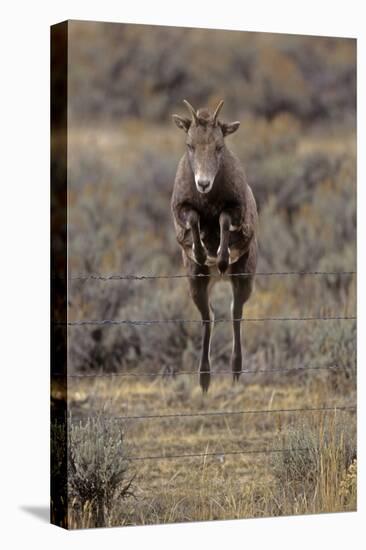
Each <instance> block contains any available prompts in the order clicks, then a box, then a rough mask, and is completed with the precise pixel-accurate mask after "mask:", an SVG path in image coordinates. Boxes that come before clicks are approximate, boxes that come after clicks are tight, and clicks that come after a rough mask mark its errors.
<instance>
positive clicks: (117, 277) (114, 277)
mask: <svg viewBox="0 0 366 550" xmlns="http://www.w3.org/2000/svg"><path fill="white" fill-rule="evenodd" d="M355 274H356V271H258V272H256V273H255V275H256V276H257V275H259V276H263V277H268V276H293V275H299V276H302V275H310V276H311V275H313V276H317V275H340V276H344V275H355ZM252 276H253V273H249V272H243V273H227V274H225V275H220V274H219V273H217V274H216V273H215V274H206V273H197V274H193V275H188V274H186V273H177V274H172V275H133V274H132V275H128V274H118V273H116V274H106V275H99V274H80V275H71V276H70V277H69V279H70V280H72V281H87V280H95V281H144V280H154V279H194V278H199V277H214V278H218V279H222V278H224V277H252Z"/></svg>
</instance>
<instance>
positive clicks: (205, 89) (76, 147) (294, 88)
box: [68, 21, 356, 371]
mask: <svg viewBox="0 0 366 550" xmlns="http://www.w3.org/2000/svg"><path fill="white" fill-rule="evenodd" d="M183 98H187V99H188V100H189V101H190V102H191V103H192V104H193V105H194V106H195V107H196V108H197V107H200V106H209V107H212V106H214V105H215V104H216V102H217V101H218V100H219V99H221V98H223V99H224V100H225V106H224V109H223V111H222V118H223V119H227V120H240V121H241V128H240V130H239V131H238V132H237V133H236V134H235V135H234V136H232V137H230V138H228V145H229V147H231V148H232V149H233V150H234V151H235V153H236V154H237V155H238V156H239V158H240V159H241V161H242V162H243V164H244V166H245V169H246V172H247V177H248V181H249V183H250V185H251V186H252V189H253V192H254V195H255V197H256V199H257V202H258V208H259V214H260V230H259V265H258V271H287V270H290V271H306V270H311V271H314V270H323V271H342V270H345V271H352V270H354V269H355V262H356V255H355V252H356V136H355V120H356V119H355V117H356V110H355V109H356V43H355V41H354V40H351V39H343V38H329V37H309V36H295V35H280V34H265V33H249V32H236V31H220V30H203V29H185V28H173V27H156V26H147V25H128V24H111V23H93V22H77V21H73V22H71V23H70V24H69V157H68V161H69V166H68V170H69V172H68V173H69V268H70V271H71V273H72V274H74V275H75V274H79V273H82V274H90V273H103V274H105V273H109V274H110V273H125V274H128V273H138V274H151V273H155V274H168V273H177V272H182V266H181V255H180V250H179V247H178V244H177V242H176V240H175V235H174V231H173V225H172V220H171V214H170V196H171V192H172V187H173V181H174V176H175V171H176V167H177V163H178V161H179V158H180V156H181V155H182V154H183V151H184V135H183V134H182V133H181V132H179V131H178V130H177V129H176V127H175V126H174V125H173V123H172V120H171V114H172V113H175V112H177V113H184V108H183V107H184V106H183V105H182V99H183ZM186 290H187V282H186V281H185V280H173V281H164V280H162V281H150V282H149V281H147V282H126V281H125V282H122V281H113V282H98V281H86V282H85V281H73V282H72V284H71V287H70V305H71V310H70V315H71V316H72V318H74V319H76V318H79V319H81V318H84V319H85V318H92V319H105V318H124V319H129V318H132V319H149V318H164V317H174V316H176V317H188V318H190V317H191V318H192V317H193V318H196V317H197V315H196V311H195V309H194V307H193V306H192V304H191V302H190V300H189V298H188V296H187V291H186ZM215 301H216V302H217V304H216V307H217V308H218V309H219V312H220V314H221V315H222V316H223V317H224V316H228V314H229V313H228V312H229V309H228V303H229V289H227V288H225V286H223V287H222V288H221V285H220V287H218V289H217V292H216V297H215ZM354 307H355V280H354V278H353V277H352V276H337V275H330V276H326V277H320V276H319V277H306V276H303V277H298V276H293V277H291V276H287V277H270V278H269V277H261V276H259V277H258V278H257V291H256V294H254V295H253V297H252V298H251V300H250V302H249V304H248V306H247V308H246V311H245V314H247V315H250V314H254V315H257V316H265V315H268V314H272V315H278V316H281V315H288V316H291V315H292V316H296V315H298V314H303V315H314V316H316V315H321V314H325V313H326V314H328V315H330V314H331V315H345V314H353V313H354ZM299 329H300V330H299ZM230 330H231V329H230V327H229V326H220V327H218V328H217V330H216V334H215V338H214V342H213V357H214V365H215V367H216V368H220V367H221V366H222V365H227V362H228V358H229V354H230ZM199 332H200V331H199V329H198V327H197V326H193V327H191V326H181V325H172V326H170V325H166V326H159V327H147V328H143V329H141V327H123V328H118V329H117V328H110V327H109V328H103V329H101V330H95V328H94V329H90V330H89V329H88V328H87V327H82V328H76V327H73V328H72V330H71V331H70V341H71V364H72V368H73V369H77V370H88V369H101V368H102V369H104V370H111V371H114V370H119V369H123V368H137V367H138V366H142V367H144V366H148V368H149V369H157V370H161V369H165V368H166V369H169V370H173V371H174V370H179V369H180V368H182V367H184V368H191V367H192V366H194V368H195V366H196V363H197V353H198V349H199ZM244 338H245V346H246V365H245V366H246V367H248V368H257V367H258V368H259V367H260V368H262V369H263V368H266V367H267V366H269V367H272V368H273V367H278V366H281V365H283V364H286V365H287V366H291V365H292V364H296V363H304V362H306V363H314V362H315V363H321V364H323V363H325V364H331V363H334V362H336V363H341V365H342V366H343V367H344V368H345V369H347V368H348V367H349V366H350V365H353V363H354V359H355V351H354V344H355V325H354V324H352V323H351V322H347V323H344V324H342V323H340V322H338V323H337V322H334V323H329V324H326V323H313V324H311V326H310V325H309V326H303V325H301V326H299V324H295V323H294V324H291V323H277V324H275V325H274V324H264V323H262V324H258V325H257V324H256V325H255V326H248V327H245V337H244ZM320 350H322V352H321V354H320V353H319V351H320Z"/></svg>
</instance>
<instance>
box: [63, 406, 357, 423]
mask: <svg viewBox="0 0 366 550" xmlns="http://www.w3.org/2000/svg"><path fill="white" fill-rule="evenodd" d="M356 408H357V407H356V405H344V406H335V405H334V406H332V407H330V406H329V407H309V408H295V409H252V410H248V409H247V410H241V411H208V412H194V413H193V412H192V413H168V414H143V415H136V416H98V418H101V419H103V420H111V421H114V420H123V421H129V420H157V419H165V418H198V417H212V416H241V415H247V414H278V413H292V412H305V413H311V412H330V411H333V412H337V411H346V410H355V409H356ZM88 418H90V416H89V417H88ZM74 419H75V420H76V421H79V422H80V421H81V420H83V418H80V417H79V418H75V417H74Z"/></svg>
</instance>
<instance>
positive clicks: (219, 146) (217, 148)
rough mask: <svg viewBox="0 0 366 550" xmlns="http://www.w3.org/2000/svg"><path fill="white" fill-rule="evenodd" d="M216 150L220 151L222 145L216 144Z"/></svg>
mask: <svg viewBox="0 0 366 550" xmlns="http://www.w3.org/2000/svg"><path fill="white" fill-rule="evenodd" d="M216 151H217V152H218V153H220V152H221V151H222V145H216Z"/></svg>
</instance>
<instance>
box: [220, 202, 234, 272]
mask: <svg viewBox="0 0 366 550" xmlns="http://www.w3.org/2000/svg"><path fill="white" fill-rule="evenodd" d="M219 223H220V246H219V248H218V250H217V268H218V270H219V272H220V273H221V275H223V274H224V273H225V271H226V270H227V268H228V267H229V260H230V250H229V238H230V225H231V216H230V214H229V213H228V212H225V211H224V212H221V214H220V220H219Z"/></svg>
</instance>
